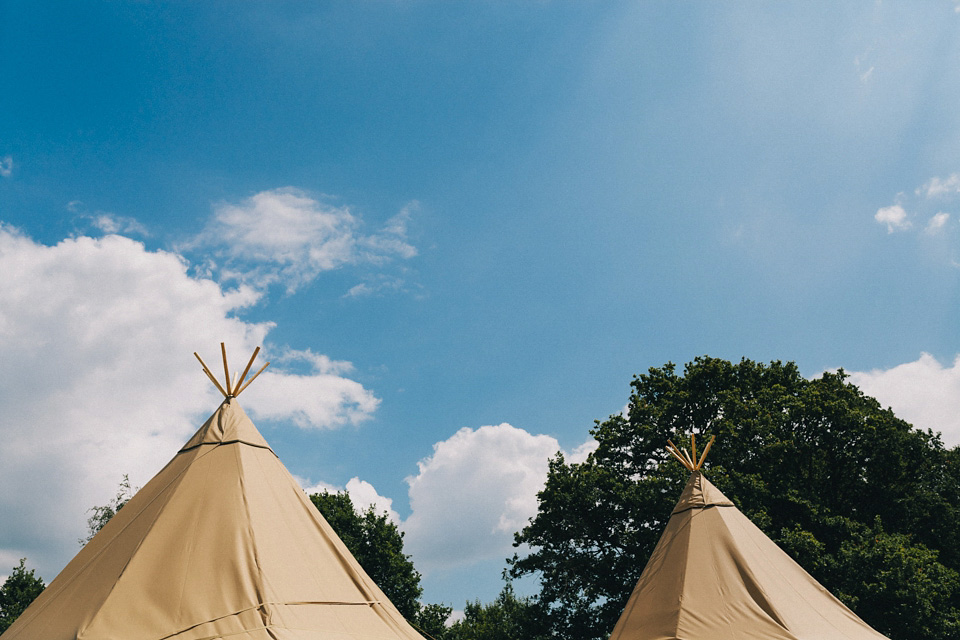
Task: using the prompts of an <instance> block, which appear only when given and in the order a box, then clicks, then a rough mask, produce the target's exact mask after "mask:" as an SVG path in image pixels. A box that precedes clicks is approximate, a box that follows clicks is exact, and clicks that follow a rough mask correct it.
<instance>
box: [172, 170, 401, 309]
mask: <svg viewBox="0 0 960 640" xmlns="http://www.w3.org/2000/svg"><path fill="white" fill-rule="evenodd" d="M414 208H415V205H409V206H408V207H405V208H404V209H403V210H402V211H401V212H400V213H399V214H397V215H396V216H394V217H393V218H391V219H390V220H389V221H388V222H387V224H386V226H385V227H384V229H382V230H381V231H380V232H378V233H374V234H371V235H365V234H363V233H362V224H361V221H360V220H359V219H358V218H357V217H356V216H354V215H353V213H352V212H351V211H350V208H349V207H345V206H336V205H333V204H330V203H328V202H324V201H322V200H319V199H316V198H314V197H312V196H310V195H308V194H307V193H305V192H303V191H301V190H299V189H294V188H292V187H286V188H282V189H274V190H271V191H262V192H260V193H258V194H256V195H254V196H251V197H250V198H247V199H246V200H244V201H243V202H241V203H239V204H231V203H221V204H219V205H217V206H216V207H215V208H214V215H213V218H212V219H211V221H210V222H209V223H208V224H207V226H206V229H205V230H204V232H203V233H202V234H201V235H200V236H199V237H198V238H196V239H194V240H193V241H192V242H190V243H189V244H188V245H185V247H184V248H186V249H190V248H198V247H202V248H205V249H210V250H212V251H213V252H214V256H215V260H214V261H212V262H211V263H210V264H209V265H208V268H209V269H210V270H211V272H213V271H217V272H219V273H220V274H221V275H222V276H227V277H234V278H237V279H239V280H240V281H242V282H248V283H250V284H253V285H255V286H257V287H260V288H263V287H267V286H270V285H272V284H275V283H280V284H283V285H284V286H285V287H286V289H287V291H288V292H293V291H295V290H296V289H298V288H299V287H301V286H303V285H305V284H306V283H308V282H310V281H312V280H313V279H314V278H316V277H317V276H318V275H319V274H320V273H321V272H324V271H330V270H333V269H337V268H338V267H341V266H343V265H347V264H383V263H385V262H387V261H389V260H393V259H408V258H411V257H413V256H415V255H417V250H416V248H415V247H414V246H413V245H411V244H410V243H409V242H408V240H407V228H408V224H409V221H410V216H411V211H412V210H413V209H414Z"/></svg>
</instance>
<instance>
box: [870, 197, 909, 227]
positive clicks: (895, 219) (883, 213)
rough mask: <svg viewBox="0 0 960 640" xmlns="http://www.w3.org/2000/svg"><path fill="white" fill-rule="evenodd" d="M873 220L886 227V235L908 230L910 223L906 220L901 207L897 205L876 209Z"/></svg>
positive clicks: (905, 214) (905, 213) (904, 212)
mask: <svg viewBox="0 0 960 640" xmlns="http://www.w3.org/2000/svg"><path fill="white" fill-rule="evenodd" d="M873 219H874V220H876V221H877V222H879V223H880V224H885V225H887V233H893V232H894V231H904V230H906V229H909V228H910V221H909V220H907V212H906V211H904V209H903V207H902V206H900V205H899V204H895V205H891V206H889V207H882V208H880V209H878V210H877V213H876V214H875V215H874V216H873Z"/></svg>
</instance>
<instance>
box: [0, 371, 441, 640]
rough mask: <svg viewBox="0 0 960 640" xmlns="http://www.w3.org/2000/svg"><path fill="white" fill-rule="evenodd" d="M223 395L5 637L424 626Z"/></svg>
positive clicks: (303, 637) (324, 634)
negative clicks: (412, 621)
mask: <svg viewBox="0 0 960 640" xmlns="http://www.w3.org/2000/svg"><path fill="white" fill-rule="evenodd" d="M251 362H252V359H251ZM204 368H205V369H206V366H204ZM248 369H249V365H248ZM208 373H209V371H208ZM242 379H243V378H242V377H241V382H242ZM219 386H220V385H218V387H219ZM226 388H227V390H237V389H239V390H242V387H240V385H239V383H235V384H234V385H233V388H232V389H231V385H230V383H229V380H228V381H227V385H226ZM224 395H225V396H226V398H225V400H224V402H223V404H221V405H220V407H219V408H218V409H217V410H216V411H215V412H214V413H213V415H212V416H210V418H209V419H208V420H207V421H206V422H205V423H204V424H203V426H201V427H200V429H199V430H198V431H197V432H196V433H195V434H194V435H193V437H192V438H190V440H189V441H188V442H187V443H186V444H185V445H184V446H183V448H181V449H180V451H179V452H178V453H177V454H176V455H175V456H174V457H173V459H172V460H171V461H170V462H169V463H168V464H167V465H166V466H165V467H164V468H163V469H162V470H161V471H160V472H159V473H158V474H157V475H156V476H155V477H154V478H153V479H152V480H150V482H148V483H147V484H146V486H144V487H143V489H141V490H140V491H138V492H137V494H136V495H135V496H133V498H131V499H130V501H129V502H128V503H127V504H126V505H125V506H124V507H123V508H122V509H121V510H119V511H118V512H117V514H116V515H115V516H114V517H113V518H112V519H111V520H110V521H109V522H108V523H107V524H106V526H104V527H103V529H102V530H101V531H100V532H99V533H97V535H96V536H94V538H93V539H92V540H91V541H90V542H89V543H87V545H86V546H85V547H84V548H83V549H82V550H81V551H80V553H78V554H77V555H76V557H75V558H74V559H73V560H72V561H71V562H70V563H69V564H68V565H67V566H66V567H65V568H64V569H63V571H62V572H61V573H60V574H59V575H58V576H57V577H56V578H55V579H54V580H53V582H51V583H50V585H49V586H48V587H47V588H46V590H44V591H43V593H41V594H40V596H39V597H38V598H37V599H36V600H35V601H34V602H33V604H31V605H30V607H28V608H27V610H26V611H24V613H23V614H22V615H21V616H20V617H19V618H18V619H17V620H16V621H15V622H14V624H13V625H11V626H10V628H9V629H7V631H6V632H5V633H4V634H3V635H2V639H3V640H37V639H43V640H94V639H95V640H214V639H218V638H229V639H230V640H397V639H401V640H422V636H420V635H419V634H418V633H417V632H416V631H415V630H414V629H413V628H412V627H411V626H410V625H409V624H408V623H407V622H406V621H405V620H404V619H403V617H402V616H401V615H400V613H399V612H398V611H397V609H396V607H394V606H393V604H391V603H390V601H389V600H388V599H387V597H386V596H385V595H384V594H383V592H382V591H381V590H380V589H379V588H378V587H377V586H376V585H375V584H374V583H373V581H372V580H371V579H370V577H369V576H367V574H366V573H365V572H364V571H363V569H362V568H361V567H360V565H359V564H358V563H357V561H356V560H355V559H354V558H353V556H352V555H351V554H350V552H349V551H348V550H347V548H346V547H345V546H344V544H343V542H342V541H341V540H340V539H339V538H338V537H337V535H336V534H335V533H334V531H333V530H332V529H331V527H330V525H329V524H328V523H327V522H326V521H325V520H324V519H323V517H322V516H321V515H320V513H319V511H317V509H316V507H314V505H313V504H312V503H311V502H310V500H309V498H308V497H307V495H306V494H305V493H304V492H303V490H302V489H301V488H300V486H299V485H298V484H297V482H296V480H294V478H293V477H292V476H291V475H290V473H289V472H288V471H287V469H286V468H285V467H284V466H283V464H282V463H281V462H280V460H279V458H277V456H276V455H275V454H274V452H273V451H272V450H271V449H270V446H269V445H268V444H267V442H266V441H265V440H264V439H263V436H261V435H260V433H259V432H258V431H257V429H256V427H255V426H254V425H253V423H252V422H251V421H250V419H249V418H248V417H247V415H246V414H245V413H244V411H243V409H241V408H240V406H239V405H238V404H237V401H236V398H235V397H234V395H233V394H232V393H229V392H228V393H225V394H224Z"/></svg>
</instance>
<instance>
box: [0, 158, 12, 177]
mask: <svg viewBox="0 0 960 640" xmlns="http://www.w3.org/2000/svg"><path fill="white" fill-rule="evenodd" d="M12 175H13V156H3V157H2V158H0V177H4V178H9V177H10V176H12Z"/></svg>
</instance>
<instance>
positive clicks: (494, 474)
mask: <svg viewBox="0 0 960 640" xmlns="http://www.w3.org/2000/svg"><path fill="white" fill-rule="evenodd" d="M559 450H560V446H559V444H558V443H557V441H556V439H554V438H552V437H550V436H546V435H532V434H530V433H528V432H526V431H524V430H523V429H518V428H516V427H513V426H511V425H509V424H501V425H497V426H485V427H480V428H479V429H476V430H474V429H470V428H467V427H464V428H462V429H460V430H459V431H457V432H456V433H455V434H454V435H453V436H452V437H450V438H448V439H447V440H444V441H442V442H438V443H436V444H435V445H434V446H433V455H431V456H429V457H428V458H425V459H423V460H421V461H420V462H419V463H418V465H417V466H418V467H419V472H418V473H417V475H415V476H412V477H409V478H407V483H408V484H409V485H410V490H409V495H410V508H411V511H412V513H411V514H410V517H409V518H407V520H406V521H405V522H404V524H403V529H404V531H405V534H406V541H407V550H408V551H409V552H410V553H411V554H412V555H413V558H414V561H415V562H416V563H417V567H418V568H419V569H420V570H421V571H424V572H429V571H435V570H447V569H452V568H456V567H462V566H466V565H470V564H473V563H476V562H479V561H482V560H486V559H490V558H501V559H502V558H505V557H507V556H509V555H510V554H511V553H513V547H512V542H513V533H514V532H515V531H518V530H519V529H520V528H522V527H523V526H524V525H526V523H527V521H528V520H529V518H531V517H532V516H533V515H535V514H536V512H537V492H538V491H540V489H542V488H543V484H544V482H545V481H546V477H547V463H548V460H549V458H550V457H551V456H553V455H554V454H556V452H557V451H559ZM578 450H579V451H580V452H581V453H582V451H584V450H585V447H584V446H581V447H578Z"/></svg>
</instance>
